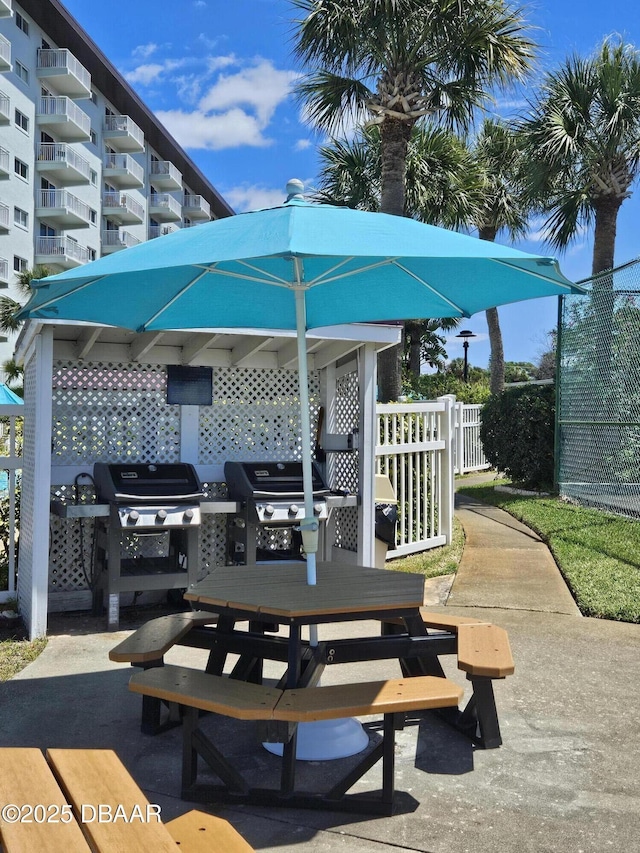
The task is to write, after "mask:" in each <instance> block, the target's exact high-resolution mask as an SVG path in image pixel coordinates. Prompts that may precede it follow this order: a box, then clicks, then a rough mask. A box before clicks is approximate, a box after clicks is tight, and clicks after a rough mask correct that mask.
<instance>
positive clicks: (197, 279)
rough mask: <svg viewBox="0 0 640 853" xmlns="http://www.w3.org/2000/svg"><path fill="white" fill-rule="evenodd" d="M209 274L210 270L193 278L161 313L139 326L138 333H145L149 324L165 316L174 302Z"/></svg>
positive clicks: (158, 312)
mask: <svg viewBox="0 0 640 853" xmlns="http://www.w3.org/2000/svg"><path fill="white" fill-rule="evenodd" d="M207 272H208V270H204V271H203V272H201V273H200V275H197V276H196V277H195V278H192V279H191V281H188V282H187V283H186V284H185V286H184V287H182V288H181V289H180V290H179V291H178V293H176V294H174V295H173V296H172V297H171V299H170V300H169V301H168V302H167V304H166V305H163V306H162V308H160V310H159V311H156V313H155V314H152V315H151V317H148V318H147V320H145V322H144V323H142V325H140V326H138V328H137V329H136V331H137V332H144V331H145V330H146V329H147V328H148V327H149V324H150V323H153V322H154V321H155V320H157V319H158V317H160V316H162V314H164V312H165V311H166V310H167V309H168V308H171V306H172V305H173V303H174V302H176V301H177V300H178V299H180V298H181V297H182V296H183V295H184V294H185V293H186V292H187V291H188V290H190V289H191V288H192V287H193V286H194V284H197V282H199V281H200V279H201V278H202V277H203V276H205V275H206V274H207Z"/></svg>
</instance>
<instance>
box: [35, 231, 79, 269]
mask: <svg viewBox="0 0 640 853" xmlns="http://www.w3.org/2000/svg"><path fill="white" fill-rule="evenodd" d="M36 255H44V256H47V257H52V258H53V257H56V256H60V257H65V258H69V259H71V260H72V261H77V263H79V264H86V263H88V261H89V250H88V249H87V248H86V247H84V246H80V245H79V244H78V243H76V242H75V240H70V239H69V237H60V236H56V237H37V238H36Z"/></svg>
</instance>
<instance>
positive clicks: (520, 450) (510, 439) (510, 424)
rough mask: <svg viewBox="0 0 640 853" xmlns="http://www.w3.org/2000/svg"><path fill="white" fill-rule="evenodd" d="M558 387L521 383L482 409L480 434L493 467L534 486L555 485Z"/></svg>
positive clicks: (515, 480) (516, 480) (495, 396)
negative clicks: (554, 450)
mask: <svg viewBox="0 0 640 853" xmlns="http://www.w3.org/2000/svg"><path fill="white" fill-rule="evenodd" d="M554 425H555V387H554V386H553V385H522V386H520V387H518V388H507V389H506V390H505V391H503V392H502V393H501V394H494V395H492V396H491V397H489V399H488V400H487V402H486V403H485V405H484V407H483V409H482V426H481V428H480V437H481V439H482V444H483V447H484V452H485V456H486V457H487V460H488V461H489V462H490V463H491V465H492V466H493V467H494V468H497V469H498V471H503V472H504V473H505V474H507V475H508V476H509V477H510V478H511V479H512V480H513V481H514V482H516V483H518V484H521V485H523V486H525V487H526V488H531V489H545V490H548V489H551V488H552V487H553V471H554V460H553V442H554Z"/></svg>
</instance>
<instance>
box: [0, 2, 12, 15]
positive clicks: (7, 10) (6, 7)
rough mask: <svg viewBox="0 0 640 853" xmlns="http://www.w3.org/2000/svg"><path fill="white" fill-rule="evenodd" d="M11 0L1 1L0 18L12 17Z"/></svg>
mask: <svg viewBox="0 0 640 853" xmlns="http://www.w3.org/2000/svg"><path fill="white" fill-rule="evenodd" d="M11 14H12V9H11V0H0V18H7V17H11Z"/></svg>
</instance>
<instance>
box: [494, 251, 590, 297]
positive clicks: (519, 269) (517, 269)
mask: <svg viewBox="0 0 640 853" xmlns="http://www.w3.org/2000/svg"><path fill="white" fill-rule="evenodd" d="M489 260H491V261H493V262H494V264H501V265H502V266H504V267H509V269H510V270H514V271H515V272H521V273H524V275H530V276H533V277H534V278H540V279H542V281H548V282H549V284H554V285H556V287H562V288H564V289H565V290H568V291H571V288H572V287H575V285H574V284H572V283H571V282H567V284H563V283H562V282H561V281H558V280H557V279H555V278H551V277H550V276H548V275H543V274H542V273H539V272H535V271H534V270H529V269H526V270H525V269H523V268H522V267H519V266H517V265H516V264H513V263H511V261H506V260H503V259H502V258H490V259H489Z"/></svg>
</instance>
